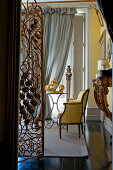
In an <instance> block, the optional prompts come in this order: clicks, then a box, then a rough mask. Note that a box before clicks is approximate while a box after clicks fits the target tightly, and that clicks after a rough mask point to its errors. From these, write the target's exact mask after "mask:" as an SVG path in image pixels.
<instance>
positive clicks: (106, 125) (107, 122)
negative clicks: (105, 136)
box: [104, 117, 112, 135]
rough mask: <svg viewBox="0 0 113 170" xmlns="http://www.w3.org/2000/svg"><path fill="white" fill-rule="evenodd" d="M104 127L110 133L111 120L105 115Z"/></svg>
mask: <svg viewBox="0 0 113 170" xmlns="http://www.w3.org/2000/svg"><path fill="white" fill-rule="evenodd" d="M104 127H105V128H106V129H107V130H108V132H109V133H110V134H111V135H112V121H111V120H110V119H108V118H107V117H105V120H104Z"/></svg>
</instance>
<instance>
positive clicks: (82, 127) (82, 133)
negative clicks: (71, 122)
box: [81, 123, 83, 134]
mask: <svg viewBox="0 0 113 170" xmlns="http://www.w3.org/2000/svg"><path fill="white" fill-rule="evenodd" d="M81 129H82V134H83V123H81Z"/></svg>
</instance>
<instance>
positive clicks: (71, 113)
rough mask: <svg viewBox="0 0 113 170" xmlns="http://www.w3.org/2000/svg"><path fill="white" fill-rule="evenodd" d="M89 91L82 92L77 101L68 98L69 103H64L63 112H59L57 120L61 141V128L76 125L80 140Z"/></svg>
mask: <svg viewBox="0 0 113 170" xmlns="http://www.w3.org/2000/svg"><path fill="white" fill-rule="evenodd" d="M88 95H89V89H87V90H82V91H81V92H80V93H79V95H78V98H77V99H74V98H70V99H69V102H67V103H64V105H65V109H64V112H59V114H58V116H57V118H58V123H59V135H60V139H61V126H62V125H67V132H68V125H74V124H77V125H78V130H79V138H80V126H81V128H82V133H83V122H84V121H85V109H86V104H87V100H88Z"/></svg>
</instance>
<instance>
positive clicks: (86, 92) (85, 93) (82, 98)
mask: <svg viewBox="0 0 113 170" xmlns="http://www.w3.org/2000/svg"><path fill="white" fill-rule="evenodd" d="M88 95H89V89H87V90H82V91H81V92H80V93H79V95H78V98H77V99H79V100H80V101H81V102H82V103H83V115H84V114H85V109H86V104H87V100H88Z"/></svg>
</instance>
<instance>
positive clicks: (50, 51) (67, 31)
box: [43, 12, 75, 119]
mask: <svg viewBox="0 0 113 170" xmlns="http://www.w3.org/2000/svg"><path fill="white" fill-rule="evenodd" d="M74 17H75V15H74V14H70V15H69V14H66V13H64V14H59V13H57V12H54V13H46V14H44V18H43V22H44V41H43V43H44V77H45V85H46V84H50V83H51V80H53V78H54V76H55V78H56V80H57V81H58V82H59V83H60V81H61V79H62V76H63V73H64V70H65V65H66V62H67V58H68V53H69V49H70V44H71V39H72V32H73V28H74ZM49 110H50V104H49V99H48V98H47V97H46V106H45V119H49V118H51V113H49Z"/></svg>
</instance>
